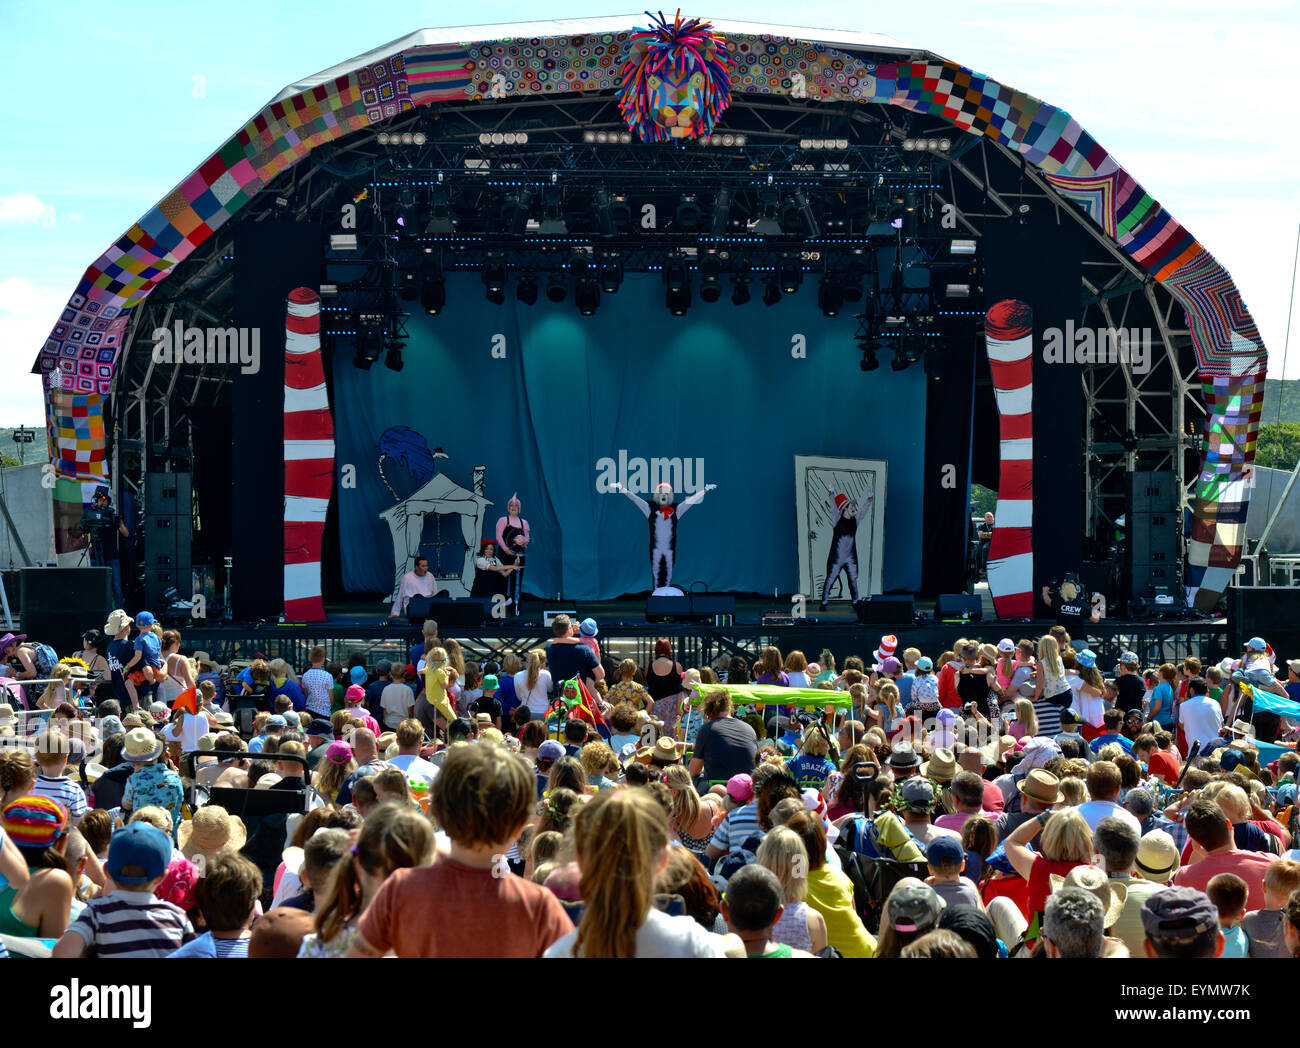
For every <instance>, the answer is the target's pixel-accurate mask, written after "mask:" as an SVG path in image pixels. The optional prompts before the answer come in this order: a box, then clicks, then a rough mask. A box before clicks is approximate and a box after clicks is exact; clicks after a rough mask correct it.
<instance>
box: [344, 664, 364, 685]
mask: <svg viewBox="0 0 1300 1048" xmlns="http://www.w3.org/2000/svg"><path fill="white" fill-rule="evenodd" d="M348 677H349V678H351V680H352V683H353V684H365V682H366V668H365V667H364V666H353V667H352V668H351V669H350V670H348Z"/></svg>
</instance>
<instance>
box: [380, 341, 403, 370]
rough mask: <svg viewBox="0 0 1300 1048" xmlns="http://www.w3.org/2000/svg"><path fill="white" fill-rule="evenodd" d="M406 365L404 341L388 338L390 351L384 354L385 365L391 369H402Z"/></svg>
mask: <svg viewBox="0 0 1300 1048" xmlns="http://www.w3.org/2000/svg"><path fill="white" fill-rule="evenodd" d="M404 366H405V365H404V364H403V362H402V343H401V342H400V341H399V340H397V339H389V340H388V352H387V353H386V354H385V355H384V367H386V368H388V370H389V371H401V370H402V368H403V367H404Z"/></svg>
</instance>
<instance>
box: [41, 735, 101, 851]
mask: <svg viewBox="0 0 1300 1048" xmlns="http://www.w3.org/2000/svg"><path fill="white" fill-rule="evenodd" d="M71 745H72V744H71V743H70V742H69V740H68V737H67V736H66V735H64V734H63V732H61V731H58V730H50V731H47V732H45V733H44V734H42V735H38V736H37V738H36V764H37V766H38V767H39V768H40V773H39V774H38V775H37V776H36V785H34V786H33V787H32V790H31V792H32V793H34V794H35V795H37V796H38V797H49V798H50V799H51V800H55V801H58V802H59V803H60V804H62V805H63V807H64V808H66V809H67V811H68V817H69V825H71V826H74V827H75V826H76V825H77V824H78V823H79V822H81V817H82V816H83V815H85V814H86V812H88V811H89V810H90V805H89V804H88V803H86V792H85V790H83V789H82V788H81V787H80V786H79V785H77V783H76V782H74V781H73V780H72V778H71V777H69V776H68V775H66V774H64V773H65V772H66V771H67V769H68V756H69V754H70V752H71V750H70V747H71Z"/></svg>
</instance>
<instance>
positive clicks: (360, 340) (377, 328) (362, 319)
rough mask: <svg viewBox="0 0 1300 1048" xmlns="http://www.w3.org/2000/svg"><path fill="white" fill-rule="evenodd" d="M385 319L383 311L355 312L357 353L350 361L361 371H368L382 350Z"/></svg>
mask: <svg viewBox="0 0 1300 1048" xmlns="http://www.w3.org/2000/svg"><path fill="white" fill-rule="evenodd" d="M387 319H388V318H387V317H385V316H384V314H383V313H358V314H357V355H356V358H355V359H354V360H353V361H352V363H353V364H354V365H355V366H356V367H359V368H360V369H361V370H362V371H369V370H370V366H371V365H372V364H374V362H375V361H377V360H378V359H379V354H380V353H382V352H383V351H384V326H385V324H386V322H387Z"/></svg>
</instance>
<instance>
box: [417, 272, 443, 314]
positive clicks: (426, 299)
mask: <svg viewBox="0 0 1300 1048" xmlns="http://www.w3.org/2000/svg"><path fill="white" fill-rule="evenodd" d="M446 304H447V281H446V279H445V278H444V277H443V275H442V270H441V269H439V268H438V266H437V265H436V264H435V263H433V262H425V263H424V265H422V266H421V267H420V305H421V306H422V307H423V309H424V311H425V312H426V313H428V314H429V316H431V317H436V316H437V315H438V314H439V313H441V312H442V308H443V306H445V305H446Z"/></svg>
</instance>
